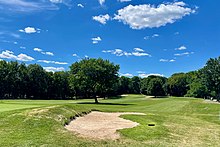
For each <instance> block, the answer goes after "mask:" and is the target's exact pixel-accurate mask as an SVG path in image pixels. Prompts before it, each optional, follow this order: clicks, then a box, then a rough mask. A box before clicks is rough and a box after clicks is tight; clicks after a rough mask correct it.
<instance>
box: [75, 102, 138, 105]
mask: <svg viewBox="0 0 220 147" xmlns="http://www.w3.org/2000/svg"><path fill="white" fill-rule="evenodd" d="M77 104H95V105H116V106H129V105H134V104H118V103H102V102H101V103H95V102H79V103H77Z"/></svg>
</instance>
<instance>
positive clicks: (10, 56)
mask: <svg viewBox="0 0 220 147" xmlns="http://www.w3.org/2000/svg"><path fill="white" fill-rule="evenodd" d="M0 58H4V59H13V60H18V61H33V60H35V59H34V58H33V57H31V56H28V55H26V54H23V53H21V54H19V55H17V56H16V55H15V54H14V52H12V51H9V50H5V51H2V53H1V54H0Z"/></svg>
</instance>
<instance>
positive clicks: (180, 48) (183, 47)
mask: <svg viewBox="0 0 220 147" xmlns="http://www.w3.org/2000/svg"><path fill="white" fill-rule="evenodd" d="M186 49H187V48H186V47H185V46H184V45H182V46H180V47H179V48H176V49H175V50H179V51H181V50H186Z"/></svg>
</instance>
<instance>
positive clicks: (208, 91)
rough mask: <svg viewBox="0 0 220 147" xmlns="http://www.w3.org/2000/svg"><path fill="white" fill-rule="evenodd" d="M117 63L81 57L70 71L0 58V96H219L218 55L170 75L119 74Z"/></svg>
mask: <svg viewBox="0 0 220 147" xmlns="http://www.w3.org/2000/svg"><path fill="white" fill-rule="evenodd" d="M119 69H120V67H119V65H115V64H114V63H112V62H110V61H109V60H103V59H101V58H99V59H83V60H81V61H79V62H75V63H73V64H72V65H71V66H70V70H69V71H61V72H47V71H45V70H44V69H43V67H41V66H40V65H38V64H30V65H25V64H24V63H21V64H20V63H18V62H16V61H10V62H6V61H3V60H2V61H0V98H1V99H25V98H26V99H72V98H77V99H79V98H95V102H96V103H98V100H97V97H103V98H106V97H110V96H117V95H120V94H140V93H142V94H145V95H153V96H155V97H158V96H186V97H198V98H204V97H206V98H211V97H212V98H216V99H217V100H220V57H218V58H214V59H212V58H211V59H209V60H208V61H207V63H206V65H205V66H204V67H203V68H201V69H199V70H197V71H192V72H188V73H175V74H173V75H172V76H171V77H169V78H166V77H161V76H153V75H152V76H148V77H146V78H140V77H138V76H134V77H132V78H128V77H124V76H119V74H118V71H119Z"/></svg>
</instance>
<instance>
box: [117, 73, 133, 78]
mask: <svg viewBox="0 0 220 147" xmlns="http://www.w3.org/2000/svg"><path fill="white" fill-rule="evenodd" d="M119 75H120V76H125V77H133V74H130V73H125V74H123V73H119Z"/></svg>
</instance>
